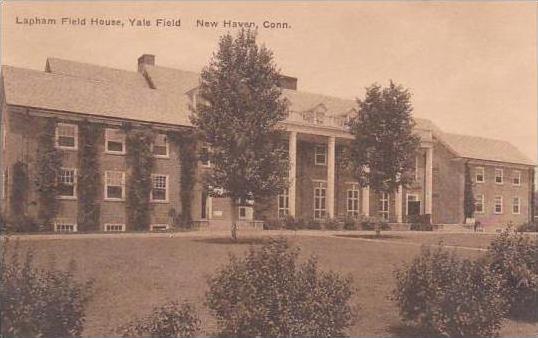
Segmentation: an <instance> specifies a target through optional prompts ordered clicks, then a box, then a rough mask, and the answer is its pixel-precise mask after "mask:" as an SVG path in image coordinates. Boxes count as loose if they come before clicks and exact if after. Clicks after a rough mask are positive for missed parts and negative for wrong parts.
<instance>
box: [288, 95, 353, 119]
mask: <svg viewBox="0 0 538 338" xmlns="http://www.w3.org/2000/svg"><path fill="white" fill-rule="evenodd" d="M282 92H283V95H284V97H286V98H287V99H288V100H289V101H290V103H291V107H290V109H291V110H293V111H297V112H302V111H307V110H311V109H314V108H316V107H317V106H319V105H320V104H323V105H324V106H325V108H327V111H328V112H330V113H331V114H334V115H336V116H342V115H347V114H348V113H349V112H350V111H351V110H352V109H355V108H356V106H357V103H356V102H355V101H354V100H346V99H342V98H339V97H333V96H326V95H321V94H314V93H307V92H300V91H296V90H290V89H284V90H282Z"/></svg>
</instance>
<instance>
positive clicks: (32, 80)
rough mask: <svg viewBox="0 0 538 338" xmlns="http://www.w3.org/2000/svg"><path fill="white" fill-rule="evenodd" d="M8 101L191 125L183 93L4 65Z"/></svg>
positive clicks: (139, 119) (59, 109)
mask: <svg viewBox="0 0 538 338" xmlns="http://www.w3.org/2000/svg"><path fill="white" fill-rule="evenodd" d="M2 76H3V79H4V91H5V100H6V103H7V104H10V105H16V106H25V107H33V108H41V109H50V110H56V111H62V112H73V113H79V114H87V115H97V116H106V117H112V118H119V119H128V120H137V121H147V122H155V123H165V124H173V125H183V126H190V125H191V123H190V121H189V119H188V115H187V113H186V111H182V110H183V109H187V107H188V104H189V101H188V99H187V97H186V96H179V95H166V94H165V93H163V92H161V91H156V90H152V89H149V88H138V87H134V86H118V85H117V84H116V83H114V82H108V81H95V80H88V79H85V78H80V77H75V76H70V75H64V74H54V73H47V72H41V71H35V70H29V69H24V68H16V67H9V66H3V67H2Z"/></svg>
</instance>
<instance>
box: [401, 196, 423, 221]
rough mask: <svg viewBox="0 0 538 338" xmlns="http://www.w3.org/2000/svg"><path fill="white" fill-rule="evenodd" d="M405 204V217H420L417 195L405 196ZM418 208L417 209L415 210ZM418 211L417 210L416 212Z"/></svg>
mask: <svg viewBox="0 0 538 338" xmlns="http://www.w3.org/2000/svg"><path fill="white" fill-rule="evenodd" d="M406 199H407V201H406V203H405V214H406V215H408V216H409V215H417V214H418V215H420V203H417V202H420V200H419V198H418V195H417V194H407V195H406ZM417 206H418V208H417ZM416 209H418V210H416Z"/></svg>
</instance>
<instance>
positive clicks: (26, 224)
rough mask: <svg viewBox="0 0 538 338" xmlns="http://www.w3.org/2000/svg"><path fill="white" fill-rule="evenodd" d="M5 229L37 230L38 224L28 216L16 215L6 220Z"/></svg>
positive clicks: (18, 230) (19, 230) (12, 230)
mask: <svg viewBox="0 0 538 338" xmlns="http://www.w3.org/2000/svg"><path fill="white" fill-rule="evenodd" d="M6 230H7V231H9V232H37V231H39V224H37V222H36V221H35V219H33V218H32V217H30V216H27V215H18V216H16V217H12V218H11V219H10V220H9V221H8V222H7V224H6Z"/></svg>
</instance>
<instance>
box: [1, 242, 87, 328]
mask: <svg viewBox="0 0 538 338" xmlns="http://www.w3.org/2000/svg"><path fill="white" fill-rule="evenodd" d="M3 244H4V248H3V251H2V257H1V271H0V274H1V276H0V278H1V283H0V310H1V313H2V323H1V324H2V336H17V337H38V336H39V337H68V336H79V335H80V334H81V332H82V329H83V325H84V319H85V314H84V311H85V307H86V304H87V302H88V300H89V295H90V290H91V282H88V283H79V282H77V281H76V280H75V279H74V277H73V271H67V272H64V271H59V270H56V269H54V268H52V269H50V270H41V269H37V268H35V267H34V265H33V258H34V255H33V252H31V251H26V254H25V259H24V262H22V263H21V262H20V261H19V256H18V251H19V250H18V245H16V246H15V247H14V249H13V254H12V255H11V257H7V253H8V251H9V250H11V249H9V247H10V245H8V244H9V243H7V240H6V241H5V242H4V243H3ZM72 264H73V263H72ZM71 270H73V269H71Z"/></svg>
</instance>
